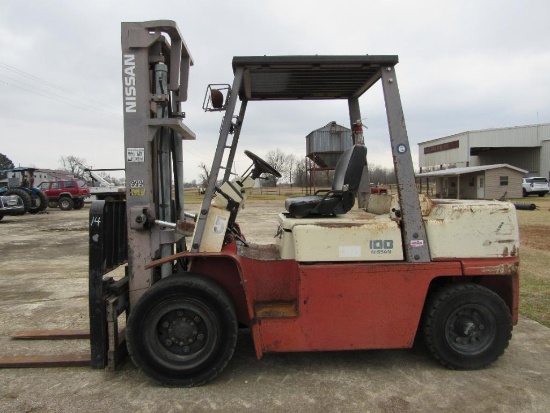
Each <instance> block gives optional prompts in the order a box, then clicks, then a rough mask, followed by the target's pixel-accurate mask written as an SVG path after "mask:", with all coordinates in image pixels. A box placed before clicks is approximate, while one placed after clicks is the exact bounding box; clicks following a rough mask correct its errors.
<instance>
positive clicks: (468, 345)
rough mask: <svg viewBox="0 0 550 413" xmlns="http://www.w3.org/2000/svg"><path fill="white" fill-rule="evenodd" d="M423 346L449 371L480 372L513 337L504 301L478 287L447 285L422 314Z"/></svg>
mask: <svg viewBox="0 0 550 413" xmlns="http://www.w3.org/2000/svg"><path fill="white" fill-rule="evenodd" d="M423 330H424V331H423V333H424V342H425V343H426V346H427V348H428V350H429V351H430V353H432V355H433V356H434V357H435V358H436V359H437V360H438V361H439V362H440V363H441V364H443V365H444V366H446V367H448V368H451V369H463V370H475V369H481V368H484V367H486V366H488V365H489V364H491V363H492V362H494V361H495V360H496V359H498V358H499V357H500V356H501V355H502V353H503V352H504V350H505V349H506V347H508V342H509V341H510V338H511V337H512V317H511V315H510V310H509V308H508V306H507V305H506V304H505V303H504V301H503V300H502V299H501V298H500V297H499V296H498V295H497V294H496V293H495V292H493V291H491V290H489V289H487V288H485V287H482V286H480V285H477V284H450V285H448V286H445V287H443V288H441V289H440V290H439V291H437V292H436V293H435V294H434V296H433V297H432V299H431V300H430V301H429V302H428V304H427V306H426V309H425V313H424V329H423Z"/></svg>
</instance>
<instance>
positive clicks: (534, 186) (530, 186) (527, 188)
mask: <svg viewBox="0 0 550 413" xmlns="http://www.w3.org/2000/svg"><path fill="white" fill-rule="evenodd" d="M548 191H549V188H548V179H546V178H543V177H541V176H533V177H531V178H523V196H524V197H526V196H529V195H531V194H537V195H538V196H544V195H546V194H547V193H548Z"/></svg>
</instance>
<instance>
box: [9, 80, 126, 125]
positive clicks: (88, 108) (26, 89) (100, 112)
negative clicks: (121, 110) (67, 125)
mask: <svg viewBox="0 0 550 413" xmlns="http://www.w3.org/2000/svg"><path fill="white" fill-rule="evenodd" d="M0 83H2V84H4V85H8V86H12V87H15V88H19V89H23V90H25V91H27V92H30V93H34V94H35V95H39V96H42V97H45V98H47V99H51V100H54V101H56V102H60V103H65V104H67V105H71V106H72V107H78V108H79V109H84V110H88V111H90V112H96V113H98V114H100V115H103V116H109V117H111V118H114V119H120V116H116V115H114V114H111V113H108V112H103V111H101V110H97V109H96V108H94V107H93V106H85V105H82V104H79V103H74V102H67V100H66V98H61V99H56V98H55V97H54V96H57V95H53V94H52V93H49V92H48V94H43V93H40V92H37V91H36V90H34V89H28V88H26V87H24V86H20V85H14V84H12V83H8V82H6V81H4V80H2V79H0ZM20 83H21V82H20ZM62 99H65V100H62Z"/></svg>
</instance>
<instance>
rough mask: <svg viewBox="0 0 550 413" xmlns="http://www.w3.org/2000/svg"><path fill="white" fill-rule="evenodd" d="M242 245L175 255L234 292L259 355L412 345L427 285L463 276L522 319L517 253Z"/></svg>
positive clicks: (231, 292)
mask: <svg viewBox="0 0 550 413" xmlns="http://www.w3.org/2000/svg"><path fill="white" fill-rule="evenodd" d="M244 248H245V247H243V248H241V250H239V251H238V249H237V246H236V244H235V242H231V243H229V244H227V245H225V246H224V248H223V250H222V252H220V253H203V254H201V253H198V254H197V253H194V254H189V253H181V254H178V256H183V255H185V256H187V257H189V258H191V261H190V271H191V272H194V273H198V274H203V275H205V276H208V277H211V278H213V279H215V280H216V281H217V282H218V283H220V284H221V285H222V286H223V287H224V288H225V289H226V290H227V291H228V292H229V294H230V296H231V298H232V299H233V302H234V303H235V307H236V309H237V314H238V317H239V322H241V323H242V324H245V325H248V326H250V327H251V328H252V332H253V338H254V344H255V348H256V354H257V356H258V358H260V357H262V355H263V353H265V352H289V351H325V350H354V349H387V348H407V347H411V346H412V344H413V341H414V337H415V335H416V332H417V329H418V326H419V323H420V319H421V315H422V310H423V306H424V303H425V301H426V297H427V295H428V292H429V290H430V286H431V285H432V284H433V283H441V282H456V281H460V280H461V279H466V278H467V279H470V280H474V281H475V282H478V283H480V284H482V285H484V286H486V287H488V288H490V289H492V290H494V291H495V292H497V294H499V295H500V296H501V297H502V298H503V300H504V301H505V302H506V304H507V305H508V307H509V308H510V312H511V314H512V319H513V322H514V324H516V323H517V316H518V283H519V282H518V279H519V277H518V264H519V258H518V257H512V258H510V257H506V258H494V259H456V260H445V261H434V262H431V263H405V262H384V263H380V262H352V263H323V264H306V263H299V262H296V261H294V260H281V259H277V258H276V257H275V256H274V254H270V253H269V248H264V247H260V246H251V247H250V249H247V250H244ZM243 251H244V254H243ZM249 251H252V252H253V254H250V253H249ZM271 255H273V256H271ZM159 263H160V262H159ZM154 265H158V264H157V263H154V264H153V266H154Z"/></svg>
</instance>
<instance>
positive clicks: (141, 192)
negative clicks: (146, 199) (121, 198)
mask: <svg viewBox="0 0 550 413" xmlns="http://www.w3.org/2000/svg"><path fill="white" fill-rule="evenodd" d="M130 196H145V188H130Z"/></svg>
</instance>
